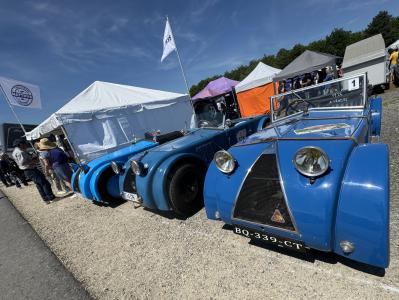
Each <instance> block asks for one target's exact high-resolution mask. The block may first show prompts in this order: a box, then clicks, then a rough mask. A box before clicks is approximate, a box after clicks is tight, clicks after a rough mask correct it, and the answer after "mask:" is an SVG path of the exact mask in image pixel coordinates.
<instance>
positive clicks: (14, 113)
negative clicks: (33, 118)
mask: <svg viewBox="0 0 399 300" xmlns="http://www.w3.org/2000/svg"><path fill="white" fill-rule="evenodd" d="M0 88H1V91H2V93H3V96H4V99H5V100H6V102H7V104H8V106H9V107H10V109H11V111H12V113H13V115H14V117H15V119H17V121H18V123H19V125H20V126H21V128H22V131H23V132H24V135H25V137H26V130H25V127H24V125H23V124H22V122H21V120H20V119H19V117H18V115H17V113H16V112H15V110H14V108H13V107H12V105H11V103H10V100H9V99H8V97H7V94H6V92H5V91H4V89H3V86H2V85H0ZM29 144H30V145H31V147H32V148H33V151H35V153H36V154H37V151H36V149H35V147H34V146H33V144H32V142H31V141H29Z"/></svg>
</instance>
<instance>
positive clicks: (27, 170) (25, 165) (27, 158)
mask: <svg viewBox="0 0 399 300" xmlns="http://www.w3.org/2000/svg"><path fill="white" fill-rule="evenodd" d="M14 147H15V148H14V151H13V152H12V157H13V158H14V160H15V162H16V163H17V165H18V167H19V168H20V169H21V170H22V171H23V172H24V174H25V176H26V177H27V178H29V179H31V180H32V181H33V182H34V183H35V185H36V188H37V190H38V192H39V194H40V196H41V197H42V199H43V201H45V202H46V203H47V204H48V203H50V201H52V200H54V199H55V196H54V194H53V191H52V189H51V185H50V183H49V182H48V180H47V179H46V177H45V176H44V174H43V173H42V172H40V170H39V169H38V168H37V163H38V162H39V161H38V158H37V157H33V156H32V155H31V154H29V153H28V151H27V149H28V143H27V142H26V140H25V139H16V140H15V141H14Z"/></svg>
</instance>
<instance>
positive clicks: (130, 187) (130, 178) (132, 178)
mask: <svg viewBox="0 0 399 300" xmlns="http://www.w3.org/2000/svg"><path fill="white" fill-rule="evenodd" d="M126 172H127V174H126V176H125V181H124V182H123V191H124V192H128V193H136V175H134V173H133V171H132V169H131V168H128V169H127V170H126Z"/></svg>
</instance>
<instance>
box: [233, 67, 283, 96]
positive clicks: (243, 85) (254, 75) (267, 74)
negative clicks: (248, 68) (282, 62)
mask: <svg viewBox="0 0 399 300" xmlns="http://www.w3.org/2000/svg"><path fill="white" fill-rule="evenodd" d="M280 71H281V70H280V69H276V68H273V67H271V66H268V65H266V64H264V63H263V62H259V63H258V65H257V66H256V67H255V69H254V70H253V71H252V72H251V73H249V74H248V76H247V77H245V78H244V79H243V80H242V81H241V82H240V83H239V84H237V85H236V87H235V89H236V92H237V93H238V92H243V91H246V90H249V89H252V88H254V87H258V86H261V85H265V84H266V83H269V82H272V81H273V77H274V76H275V75H276V74H278V73H279V72H280Z"/></svg>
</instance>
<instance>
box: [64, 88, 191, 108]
mask: <svg viewBox="0 0 399 300" xmlns="http://www.w3.org/2000/svg"><path fill="white" fill-rule="evenodd" d="M183 96H184V95H183V94H178V93H171V92H165V91H159V90H153V89H147V88H141V87H135V86H129V85H123V84H116V83H110V82H104V81H95V82H93V83H92V84H91V85H90V86H89V87H88V88H86V89H85V90H83V91H82V92H81V93H80V94H78V95H77V96H76V97H74V98H72V100H70V101H69V102H68V103H67V104H65V105H64V106H63V107H61V108H60V109H59V110H58V111H57V112H56V114H64V113H68V114H70V113H79V112H93V111H100V110H104V109H112V108H120V107H124V106H132V105H138V104H145V103H153V102H157V101H165V100H173V99H176V98H179V97H183Z"/></svg>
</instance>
